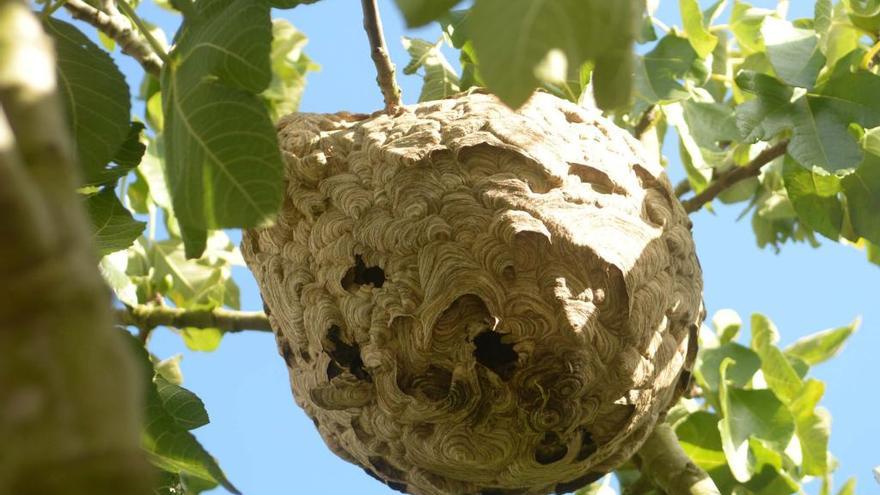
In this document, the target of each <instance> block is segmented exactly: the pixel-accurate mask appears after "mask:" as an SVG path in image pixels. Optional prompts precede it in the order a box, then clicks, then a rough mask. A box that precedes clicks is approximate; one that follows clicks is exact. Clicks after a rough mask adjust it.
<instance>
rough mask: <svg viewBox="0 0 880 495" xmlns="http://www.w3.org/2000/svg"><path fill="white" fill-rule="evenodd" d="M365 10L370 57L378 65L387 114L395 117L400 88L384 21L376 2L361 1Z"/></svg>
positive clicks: (377, 76)
mask: <svg viewBox="0 0 880 495" xmlns="http://www.w3.org/2000/svg"><path fill="white" fill-rule="evenodd" d="M361 6H362V7H363V10H364V30H365V31H366V32H367V38H369V40H370V56H371V57H372V58H373V63H374V64H376V74H377V75H376V82H377V83H379V89H381V90H382V96H383V97H384V98H385V112H386V113H388V114H390V115H394V114H397V113H398V112H399V111H400V107H401V103H400V86H398V85H397V80H396V79H395V78H394V64H393V63H391V57H389V56H388V48H387V46H386V45H385V35H384V34H383V33H382V19H381V18H380V17H379V7H378V6H376V0H361Z"/></svg>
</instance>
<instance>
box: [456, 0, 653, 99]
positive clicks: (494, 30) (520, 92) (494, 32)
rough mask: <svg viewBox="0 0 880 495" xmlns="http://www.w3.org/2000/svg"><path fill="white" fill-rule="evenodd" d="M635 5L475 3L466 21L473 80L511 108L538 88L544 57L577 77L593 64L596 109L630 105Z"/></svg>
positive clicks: (592, 0)
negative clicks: (476, 75)
mask: <svg viewBox="0 0 880 495" xmlns="http://www.w3.org/2000/svg"><path fill="white" fill-rule="evenodd" d="M638 3H639V2H633V1H622V2H608V1H605V0H556V1H554V2H534V1H532V0H477V1H476V2H475V4H474V7H473V8H472V9H471V14H470V17H469V19H468V33H469V34H470V36H471V39H472V40H473V44H474V49H475V51H476V55H477V58H478V59H479V60H480V73H481V75H482V77H483V79H484V81H485V82H486V84H487V86H488V88H489V89H490V90H491V91H492V92H493V93H495V94H497V95H498V96H499V97H500V98H501V100H502V101H504V102H505V103H507V104H508V105H509V106H511V107H514V108H515V107H519V106H521V105H522V104H523V103H525V101H526V100H527V99H528V98H529V96H530V95H531V94H532V92H533V91H534V90H535V88H537V87H538V86H539V85H540V83H542V82H544V81H542V80H540V78H539V74H537V73H536V68H537V67H539V65H540V64H541V63H542V62H543V61H544V60H545V59H547V58H548V56H549V57H555V58H558V59H560V60H564V63H565V66H566V71H565V72H566V73H567V74H568V75H569V77H571V78H575V77H576V76H577V72H578V71H579V70H580V68H581V66H582V65H583V64H584V63H585V62H587V61H589V60H593V61H595V68H594V72H593V84H594V93H595V97H596V102H597V103H598V105H599V106H600V107H601V108H606V109H608V108H614V107H617V106H620V105H622V104H625V103H627V102H628V101H629V99H630V87H631V81H630V79H631V77H630V74H631V72H632V71H631V69H632V52H631V50H632V44H633V40H634V39H635V35H636V28H637V26H636V20H637V19H640V18H641V16H640V15H639V13H638V12H636V7H637V4H638Z"/></svg>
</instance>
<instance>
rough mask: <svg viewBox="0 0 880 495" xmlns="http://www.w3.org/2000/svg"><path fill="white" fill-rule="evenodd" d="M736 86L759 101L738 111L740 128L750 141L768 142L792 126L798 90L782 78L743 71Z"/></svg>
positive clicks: (753, 101) (737, 122) (749, 103)
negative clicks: (794, 99) (795, 96)
mask: <svg viewBox="0 0 880 495" xmlns="http://www.w3.org/2000/svg"><path fill="white" fill-rule="evenodd" d="M736 85H737V86H738V87H739V88H740V89H742V90H743V91H745V92H748V93H751V94H754V95H756V96H757V98H754V99H752V100H749V101H747V102H745V103H743V104H741V105H739V106H738V107H737V109H736V125H737V127H739V130H740V133H741V134H742V135H743V138H744V139H745V141H746V142H756V141H759V140H763V141H768V140H770V139H771V138H772V137H773V136H775V135H776V134H778V133H780V132H782V131H784V130H786V129H788V128H790V127H791V125H792V124H791V107H792V102H791V100H792V96H793V94H794V91H793V90H792V88H791V87H790V86H787V85H786V84H784V83H783V82H782V81H780V80H779V79H776V78H775V77H773V76H768V75H767V74H762V73H760V72H754V71H748V70H746V71H742V72H740V73H739V74H738V75H737V76H736Z"/></svg>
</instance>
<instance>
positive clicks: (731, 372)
mask: <svg viewBox="0 0 880 495" xmlns="http://www.w3.org/2000/svg"><path fill="white" fill-rule="evenodd" d="M725 359H731V360H732V361H733V362H732V363H731V364H730V366H729V367H728V369H727V375H726V376H727V380H728V382H729V383H730V384H731V385H733V386H735V387H745V386H746V385H748V384H749V382H750V381H751V380H752V377H753V376H755V373H756V372H757V371H758V370H759V369H761V359H760V358H759V357H758V355H757V354H755V352H754V351H753V350H751V349H749V348H748V347H745V346H743V345H740V344H737V343H736V342H728V343H726V344H723V345H721V346H719V347H715V348H708V349H702V350H701V351H700V353H699V354H698V355H697V362H696V366H695V367H694V376H695V377H696V378H697V380H699V381H700V382H701V385H702V386H704V387H707V388H708V389H709V390H712V391H717V390H718V389H719V387H720V382H721V376H720V374H719V371H718V370H719V369H720V367H721V363H722V362H723V361H724V360H725Z"/></svg>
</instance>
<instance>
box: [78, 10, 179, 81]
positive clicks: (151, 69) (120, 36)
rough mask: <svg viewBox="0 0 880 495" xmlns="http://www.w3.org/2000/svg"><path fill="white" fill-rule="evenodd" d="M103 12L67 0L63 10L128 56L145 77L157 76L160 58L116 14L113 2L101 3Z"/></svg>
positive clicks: (160, 67)
mask: <svg viewBox="0 0 880 495" xmlns="http://www.w3.org/2000/svg"><path fill="white" fill-rule="evenodd" d="M103 5H105V8H108V11H107V12H104V11H101V10H98V9H96V8H95V7H92V6H91V5H89V4H87V3H86V2H84V1H82V0H67V3H65V4H64V8H66V9H67V11H68V12H70V15H71V16H72V17H73V18H74V19H79V20H81V21H84V22H87V23H89V24H91V25H92V26H94V27H95V28H96V29H98V30H99V31H101V32H103V33H104V34H106V35H107V36H108V37H110V38H112V39H113V40H114V41H116V43H118V44H119V48H120V49H121V50H122V53H125V54H126V55H129V56H131V57H132V58H134V59H135V60H137V61H138V63H140V64H141V66H142V67H143V68H144V70H145V71H147V72H148V73H150V74H152V75H154V76H158V75H159V72H160V71H161V70H162V58H161V57H160V55H159V53H157V51H156V50H155V49H154V47H153V46H151V44H150V42H149V41H148V40H147V39H146V38H144V36H143V35H142V34H141V33H140V32H138V30H137V29H134V28H132V26H131V23H130V22H129V20H128V18H127V17H125V15H123V14H122V13H121V12H119V11H118V10H116V5H115V3H114V2H104V3H103Z"/></svg>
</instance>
